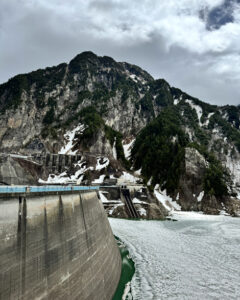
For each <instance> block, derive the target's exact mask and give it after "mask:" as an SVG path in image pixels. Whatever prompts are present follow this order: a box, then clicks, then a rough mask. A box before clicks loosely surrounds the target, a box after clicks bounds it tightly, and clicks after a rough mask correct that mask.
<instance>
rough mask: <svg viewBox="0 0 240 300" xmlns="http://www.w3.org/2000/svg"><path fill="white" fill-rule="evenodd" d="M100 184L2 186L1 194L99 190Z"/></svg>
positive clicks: (0, 188) (0, 187)
mask: <svg viewBox="0 0 240 300" xmlns="http://www.w3.org/2000/svg"><path fill="white" fill-rule="evenodd" d="M98 189H99V186H61V185H60V186H59V185H43V186H0V194H8V193H11V194H14V193H18V194H19V193H47V192H68V191H69V192H70V191H86V190H98Z"/></svg>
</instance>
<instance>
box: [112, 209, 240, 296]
mask: <svg viewBox="0 0 240 300" xmlns="http://www.w3.org/2000/svg"><path fill="white" fill-rule="evenodd" d="M172 217H173V218H174V219H176V220H177V221H131V220H123V219H113V218H110V219H109V221H110V224H111V227H112V230H113V233H114V234H115V235H116V236H118V237H119V238H120V239H121V240H122V241H123V242H124V243H125V244H126V245H127V247H128V249H129V252H130V254H131V256H132V258H133V260H134V262H135V267H136V272H135V274H134V277H133V279H132V281H131V293H130V294H129V295H128V296H127V298H126V299H132V298H133V299H134V300H136V299H149V300H150V299H154V300H155V299H156V300H158V299H159V300H160V299H239V295H240V247H239V246H240V218H232V217H228V216H208V215H202V214H198V213H191V212H189V213H187V212H174V213H173V216H172Z"/></svg>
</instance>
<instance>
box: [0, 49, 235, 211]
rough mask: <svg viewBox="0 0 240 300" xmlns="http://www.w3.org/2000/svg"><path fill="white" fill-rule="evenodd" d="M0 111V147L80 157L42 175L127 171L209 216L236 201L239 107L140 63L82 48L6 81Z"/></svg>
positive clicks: (78, 176) (77, 176) (98, 176)
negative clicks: (210, 99)
mask: <svg viewBox="0 0 240 300" xmlns="http://www.w3.org/2000/svg"><path fill="white" fill-rule="evenodd" d="M0 113H1V118H0V152H2V153H20V154H24V155H33V154H42V155H46V154H47V153H55V154H62V155H65V154H69V155H73V154H74V155H77V154H79V155H81V158H80V159H79V160H78V161H77V162H75V165H73V167H71V168H66V170H65V171H64V170H62V169H61V171H59V170H57V169H55V170H54V172H53V174H52V175H51V173H50V171H49V172H46V171H44V172H42V173H41V176H39V177H41V179H42V180H43V181H44V180H45V181H47V182H56V181H57V180H60V181H61V182H63V181H64V180H65V181H71V180H78V182H82V181H84V180H88V181H89V180H91V181H94V180H95V181H96V182H101V181H102V180H103V178H105V179H106V178H108V177H109V179H111V178H119V177H121V176H122V180H123V181H124V180H125V181H126V180H129V178H131V180H132V181H136V180H143V181H144V182H145V183H146V184H147V183H148V184H149V187H150V189H154V187H155V186H156V184H159V185H160V189H162V190H164V189H165V190H166V191H167V193H168V194H169V195H171V197H172V198H173V199H175V200H176V201H177V202H178V203H179V204H181V206H182V209H185V210H203V211H206V212H207V207H213V209H212V213H218V212H219V211H220V210H221V209H222V208H224V207H225V206H224V205H225V204H224V203H230V202H231V201H232V202H231V203H233V202H234V201H238V200H236V199H237V198H235V200H233V197H236V195H237V194H238V188H239V186H240V165H239V164H240V163H239V161H240V160H239V159H240V154H239V152H240V131H239V124H240V121H239V115H240V109H239V107H235V106H225V107H218V106H215V105H209V104H207V103H204V102H202V101H200V100H198V99H196V98H194V97H191V96H190V95H187V94H186V93H184V92H182V91H181V90H179V89H176V88H174V87H171V86H170V85H169V84H168V83H167V82H166V81H165V80H163V79H158V80H154V79H153V78H152V77H151V76H150V75H149V74H148V73H147V72H145V71H144V70H142V69H140V68H139V67H137V66H135V65H131V64H128V63H119V62H116V61H114V60H113V59H112V58H110V57H98V56H97V55H95V54H94V53H92V52H84V53H81V54H79V55H77V56H76V57H75V58H74V59H73V60H72V61H70V63H69V64H65V63H64V64H60V65H58V66H56V67H52V68H46V69H44V70H37V71H34V72H31V73H28V74H21V75H18V76H16V77H14V78H12V79H10V80H9V81H8V82H7V83H4V84H2V85H0ZM131 149H132V155H131V157H130V156H129V155H130V152H131ZM23 169H25V167H23ZM136 170H137V173H135V175H134V174H133V172H134V171H136ZM124 172H125V173H124ZM129 173H131V175H130V174H129ZM227 173H229V175H230V176H227ZM133 175H134V176H135V177H134V176H133ZM34 176H35V175H34ZM34 176H33V177H34ZM131 176H132V177H131ZM223 199H225V200H223ZM231 199H232V200H231ZM204 203H205V204H204ZM234 203H238V202H234ZM235 206H236V205H233V207H235ZM205 207H206V209H205Z"/></svg>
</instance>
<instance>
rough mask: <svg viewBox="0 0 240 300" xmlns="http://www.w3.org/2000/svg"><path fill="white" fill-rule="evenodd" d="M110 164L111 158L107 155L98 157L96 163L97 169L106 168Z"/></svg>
mask: <svg viewBox="0 0 240 300" xmlns="http://www.w3.org/2000/svg"><path fill="white" fill-rule="evenodd" d="M108 165H109V159H108V158H107V157H104V158H102V157H98V159H97V164H96V168H95V169H96V170H102V169H104V168H106V167H107V166H108Z"/></svg>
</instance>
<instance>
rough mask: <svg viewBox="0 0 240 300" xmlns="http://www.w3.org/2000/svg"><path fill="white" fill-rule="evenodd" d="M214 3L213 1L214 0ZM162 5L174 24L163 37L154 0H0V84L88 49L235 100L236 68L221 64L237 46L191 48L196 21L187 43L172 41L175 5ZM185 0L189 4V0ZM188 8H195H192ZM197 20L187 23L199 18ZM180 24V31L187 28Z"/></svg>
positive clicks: (194, 91) (215, 97)
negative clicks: (214, 48)
mask: <svg viewBox="0 0 240 300" xmlns="http://www.w3.org/2000/svg"><path fill="white" fill-rule="evenodd" d="M186 1H188V0H186ZM186 1H185V2H186ZM208 1H209V2H210V0H205V2H206V3H207V2H208ZM214 1H215V2H216V3H218V0H214ZM168 2H169V3H170V4H169V5H168V4H166V3H167V2H164V3H165V7H163V11H164V13H165V14H166V13H169V16H171V18H172V20H173V21H172V22H173V23H172V26H173V28H170V29H169V27H168V28H166V30H170V31H168V32H169V33H168V35H167V34H166V32H164V31H163V30H162V29H161V28H163V26H165V23H164V22H163V21H162V19H161V18H165V16H163V15H162V14H161V9H159V6H160V4H159V3H160V2H159V1H151V7H150V3H149V1H144V0H143V1H138V2H137V1H132V2H129V1H126V0H124V1H117V0H115V1H114V0H112V1H104V0H101V1H100V0H99V1H83V0H80V1H78V2H76V1H68V2H66V1H57V0H53V1H51V2H47V1H46V0H36V1H31V0H21V1H17V0H12V1H6V0H1V2H0V16H1V18H0V82H4V81H6V80H7V79H8V78H9V77H12V76H14V75H16V74H18V73H23V72H29V71H32V70H34V69H37V68H44V67H47V66H52V65H56V64H58V63H61V62H68V61H69V60H70V59H71V58H73V57H74V56H75V55H76V54H78V53H80V52H82V51H85V50H91V51H93V52H95V53H96V54H98V55H108V56H112V57H113V58H114V59H116V60H117V61H128V62H130V63H134V64H137V65H139V66H140V67H142V68H144V69H145V70H147V71H148V72H149V73H150V74H152V75H153V76H154V77H155V78H165V79H166V80H167V81H168V82H169V83H170V84H171V85H172V86H176V87H179V88H181V89H182V90H184V91H186V92H188V93H190V94H191V95H193V96H196V97H198V98H200V99H202V100H204V101H208V102H211V103H216V104H226V103H234V104H239V103H240V93H239V89H238V86H239V79H238V76H236V74H238V70H239V72H240V68H239V66H237V65H236V64H235V65H234V66H233V67H232V68H233V72H232V73H231V72H228V70H227V68H225V69H226V70H225V69H224V66H225V65H224V64H226V66H229V64H232V61H231V58H232V57H233V58H234V59H236V57H237V55H238V48H236V47H235V48H234V47H225V48H224V49H223V50H222V51H218V52H216V51H208V49H210V50H211V47H210V46H209V43H210V42H211V43H212V41H211V38H209V39H210V42H209V41H208V40H207V42H206V47H205V46H204V47H205V48H203V49H204V51H202V52H198V51H195V49H196V47H197V45H194V43H195V40H194V39H195V38H196V35H197V34H200V38H201V35H202V34H204V32H202V31H199V32H198V31H197V30H202V29H201V26H200V25H199V24H198V23H196V24H197V25H196V26H200V27H199V28H200V29H199V28H197V29H196V32H195V31H194V28H193V29H192V31H189V33H191V34H192V35H189V36H188V35H187V33H188V32H186V34H185V35H184V34H183V35H182V36H183V39H185V40H183V41H182V42H183V43H181V40H180V41H178V40H177V39H178V35H174V31H171V30H174V26H179V25H178V19H177V18H178V16H177V14H175V13H173V14H172V10H173V11H174V10H175V9H176V8H175V7H174V6H173V7H171V3H173V0H169V1H168ZM189 3H193V2H192V1H190V0H189ZM137 4H138V5H137ZM179 5H180V2H178V4H177V6H179ZM180 8H181V7H180ZM190 8H191V6H190ZM193 9H194V10H196V11H197V8H196V7H195V8H194V7H193ZM183 11H184V10H183ZM177 12H178V13H179V10H178V11H177ZM198 13H199V12H198ZM10 16H11V18H10ZM181 18H182V22H183V23H184V22H186V24H188V22H189V11H188V16H187V17H186V16H185V15H183V16H181ZM197 18H198V16H197V17H196V18H195V19H193V21H194V22H195V21H196V22H198V21H197ZM190 20H192V19H191V18H190ZM160 21H161V22H160ZM159 22H160V23H159ZM169 22H170V21H169ZM174 22H175V23H174ZM194 22H193V24H195V23H194ZM176 24H177V25H176ZM168 25H169V24H167V26H168ZM170 25H171V24H170ZM181 26H183V27H182V30H184V28H185V27H184V26H185V25H181ZM186 26H187V25H186ZM176 30H179V28H176ZM223 34H225V35H226V36H227V34H226V33H224V32H223ZM217 38H219V37H217ZM169 41H171V43H170V44H169ZM191 42H192V43H191ZM210 45H211V44H210ZM194 47H195V48H194ZM196 50H197V49H196ZM220 63H222V65H219V64H220ZM219 69H220V70H222V69H223V71H224V72H220V71H219Z"/></svg>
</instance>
